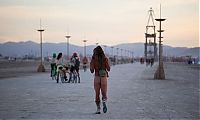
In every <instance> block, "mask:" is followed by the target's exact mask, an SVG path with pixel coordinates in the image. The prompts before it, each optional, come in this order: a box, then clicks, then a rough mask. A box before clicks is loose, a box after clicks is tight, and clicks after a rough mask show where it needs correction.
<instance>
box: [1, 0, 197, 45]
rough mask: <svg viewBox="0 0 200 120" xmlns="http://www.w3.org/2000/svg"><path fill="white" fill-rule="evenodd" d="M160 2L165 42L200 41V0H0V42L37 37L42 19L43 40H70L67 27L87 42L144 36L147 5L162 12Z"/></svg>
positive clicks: (113, 42) (108, 42)
mask: <svg viewBox="0 0 200 120" xmlns="http://www.w3.org/2000/svg"><path fill="white" fill-rule="evenodd" d="M160 3H161V4H162V18H166V19H167V20H166V21H165V22H163V23H162V25H163V26H162V29H164V30H165V32H164V33H163V35H162V36H163V37H164V39H163V41H164V42H163V44H165V45H169V46H174V47H189V48H191V47H199V16H198V13H199V11H198V7H199V3H198V0H190V1H184V2H183V1H182V0H168V1H164V0H151V1H141V0H123V1H121V0H109V1H108V0H102V1H94V0H84V1H83V0H59V1H57V2H55V1H52V0H40V1H34V0H28V1H27V0H0V16H1V21H0V26H1V30H0V43H5V42H8V41H11V42H19V41H29V40H31V41H34V42H37V43H39V41H40V40H39V33H38V31H37V29H39V27H40V26H39V21H40V19H42V28H44V29H45V31H44V32H43V41H44V42H50V43H59V42H66V38H65V35H67V33H69V34H70V35H71V36H72V37H71V38H70V43H71V44H74V45H79V46H83V39H87V40H88V41H87V45H93V44H95V43H97V42H98V43H100V44H106V45H108V46H112V45H116V44H122V43H136V42H144V41H145V36H144V33H145V26H146V25H147V21H148V10H149V9H150V7H152V8H153V10H154V13H155V16H154V17H155V18H158V17H159V12H160V11H159V7H160ZM155 25H156V30H157V29H158V27H159V26H158V23H157V22H156V21H155ZM157 36H158V34H157ZM55 40H56V41H55ZM157 41H158V39H157Z"/></svg>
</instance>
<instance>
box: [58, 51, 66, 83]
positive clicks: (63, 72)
mask: <svg viewBox="0 0 200 120" xmlns="http://www.w3.org/2000/svg"><path fill="white" fill-rule="evenodd" d="M56 66H57V73H59V71H60V72H61V74H63V77H64V79H65V81H67V76H66V70H67V69H68V68H66V67H65V66H64V64H63V61H62V53H59V54H58V56H57V58H56ZM61 81H62V83H64V81H63V80H62V79H61ZM58 82H59V74H57V83H58Z"/></svg>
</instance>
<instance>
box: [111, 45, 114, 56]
mask: <svg viewBox="0 0 200 120" xmlns="http://www.w3.org/2000/svg"><path fill="white" fill-rule="evenodd" d="M113 48H114V47H113V46H112V47H111V49H112V55H111V56H112V57H114V55H113Z"/></svg>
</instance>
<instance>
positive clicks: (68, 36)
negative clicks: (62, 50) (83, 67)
mask: <svg viewBox="0 0 200 120" xmlns="http://www.w3.org/2000/svg"><path fill="white" fill-rule="evenodd" d="M65 37H66V38H67V60H69V38H70V37H71V36H70V35H67V36H65Z"/></svg>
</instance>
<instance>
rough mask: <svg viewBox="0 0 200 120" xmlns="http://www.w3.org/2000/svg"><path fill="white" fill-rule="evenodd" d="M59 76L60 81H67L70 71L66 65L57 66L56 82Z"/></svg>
mask: <svg viewBox="0 0 200 120" xmlns="http://www.w3.org/2000/svg"><path fill="white" fill-rule="evenodd" d="M59 78H60V80H61V82H62V83H68V82H69V78H70V72H69V70H68V67H67V66H58V72H57V79H56V81H57V83H59Z"/></svg>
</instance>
